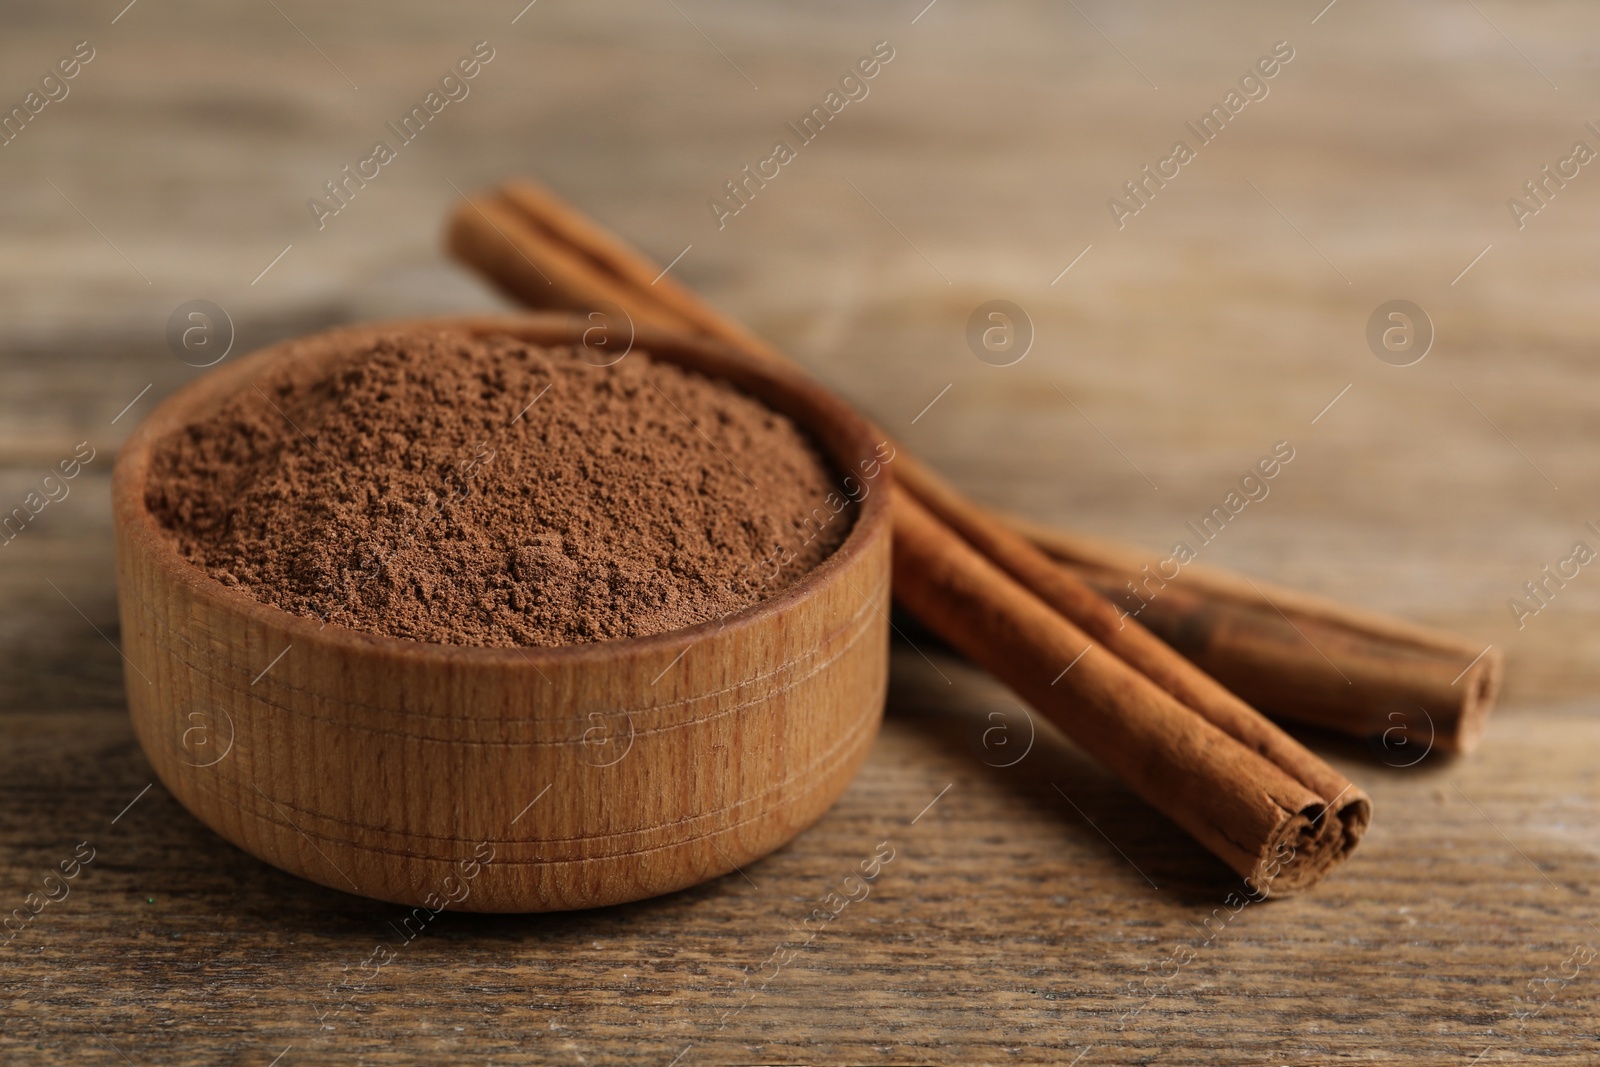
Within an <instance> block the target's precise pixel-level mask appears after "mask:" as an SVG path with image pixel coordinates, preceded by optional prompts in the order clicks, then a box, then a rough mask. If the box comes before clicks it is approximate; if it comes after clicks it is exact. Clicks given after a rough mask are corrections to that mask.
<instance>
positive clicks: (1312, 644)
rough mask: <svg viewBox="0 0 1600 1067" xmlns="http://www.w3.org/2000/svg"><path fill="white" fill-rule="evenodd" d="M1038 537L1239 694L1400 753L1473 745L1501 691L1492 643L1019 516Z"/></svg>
mask: <svg viewBox="0 0 1600 1067" xmlns="http://www.w3.org/2000/svg"><path fill="white" fill-rule="evenodd" d="M1006 525H1007V526H1009V527H1010V528H1011V529H1012V530H1013V531H1014V532H1015V533H1017V534H1018V535H1020V536H1024V537H1026V538H1028V539H1029V540H1030V541H1032V542H1033V543H1034V544H1035V545H1037V546H1039V547H1040V548H1042V549H1044V550H1045V551H1046V552H1047V553H1049V554H1050V556H1051V557H1052V558H1053V559H1054V560H1056V562H1057V563H1058V565H1060V566H1062V567H1063V568H1065V569H1067V570H1069V571H1071V572H1072V573H1074V574H1075V575H1076V576H1077V577H1078V578H1079V579H1080V580H1082V581H1084V582H1086V583H1088V584H1089V585H1090V586H1091V587H1092V588H1094V589H1095V590H1096V591H1097V592H1099V593H1100V594H1102V595H1103V596H1105V597H1106V598H1107V599H1108V600H1109V601H1111V602H1112V603H1113V604H1116V605H1119V607H1120V609H1121V610H1122V611H1126V612H1128V613H1130V614H1131V615H1133V616H1134V617H1136V618H1137V619H1138V620H1139V621H1140V622H1142V623H1144V624H1145V626H1146V627H1148V628H1149V629H1150V630H1151V631H1152V632H1153V633H1155V634H1156V636H1158V637H1160V638H1161V639H1162V640H1163V641H1164V642H1166V643H1167V644H1169V645H1171V646H1172V647H1173V648H1175V649H1177V650H1178V651H1179V652H1181V653H1182V654H1183V655H1184V656H1185V657H1187V658H1188V659H1190V660H1191V661H1193V662H1194V663H1195V664H1196V665H1197V666H1199V667H1200V668H1202V669H1203V670H1204V671H1205V672H1206V673H1207V674H1209V675H1210V676H1211V677H1213V678H1215V679H1216V680H1217V681H1218V682H1220V683H1221V684H1222V685H1224V686H1226V687H1227V688H1228V689H1230V690H1232V691H1233V692H1234V693H1235V694H1237V695H1238V696H1239V697H1240V698H1242V699H1243V700H1245V701H1247V702H1248V703H1250V704H1251V705H1253V706H1255V707H1257V708H1260V709H1261V710H1262V711H1266V712H1268V713H1270V714H1273V715H1276V716H1278V717H1279V718H1285V719H1292V720H1294V721H1296V722H1303V723H1307V724H1309V725H1312V726H1318V727H1322V728H1325V729H1330V730H1337V731H1339V732H1341V733H1346V734H1351V735H1353V736H1356V737H1370V738H1377V739H1379V740H1380V741H1381V742H1382V743H1383V745H1384V748H1385V750H1386V758H1388V757H1390V756H1392V757H1393V758H1394V759H1403V760H1405V761H1407V762H1408V763H1409V762H1410V761H1412V760H1415V759H1420V758H1422V755H1423V754H1424V753H1425V752H1427V751H1428V750H1429V749H1434V750H1438V751H1440V752H1446V753H1465V752H1470V751H1471V750H1472V749H1473V747H1475V746H1476V745H1477V743H1478V740H1479V738H1480V737H1481V736H1482V733H1483V728H1484V726H1485V724H1486V723H1487V721H1488V716H1489V711H1490V709H1491V708H1492V707H1493V706H1494V702H1495V699H1496V697H1497V696H1498V695H1499V692H1500V684H1501V679H1502V678H1503V676H1504V671H1505V668H1504V661H1503V659H1502V656H1501V653H1500V650H1499V649H1497V648H1493V647H1486V646H1485V645H1482V644H1476V643H1469V642H1467V641H1463V640H1461V639H1459V638H1457V637H1455V636H1454V635H1451V634H1444V633H1440V632H1438V631H1436V630H1431V629H1428V628H1426V627H1423V626H1418V625H1416V624H1414V623H1409V622H1406V621H1404V620H1401V619H1393V618H1389V617H1387V616H1384V615H1379V614H1377V613H1375V612H1368V611H1363V610H1361V609H1359V608H1353V607H1350V606H1348V605H1344V604H1340V603H1338V602H1336V601H1332V600H1328V599H1325V598H1322V597H1318V596H1315V595H1313V594H1309V593H1305V592H1302V591H1300V590H1296V589H1290V588H1286V587H1283V586H1279V585H1275V584H1273V583H1270V582H1266V581H1262V580H1259V579H1247V578H1244V577H1242V576H1240V575H1236V574H1230V573H1229V572H1227V571H1224V570H1219V569H1217V568H1212V567H1206V566H1203V565H1200V564H1189V565H1187V566H1185V567H1183V568H1182V570H1181V572H1180V573H1179V575H1178V576H1177V577H1176V578H1172V579H1167V578H1165V577H1164V574H1165V573H1166V572H1164V571H1162V570H1161V569H1160V567H1159V559H1160V557H1159V555H1158V554H1155V553H1147V552H1141V551H1139V550H1137V549H1130V548H1126V547H1124V546H1122V545H1117V544H1114V543H1111V542H1107V541H1101V540H1098V539H1096V538H1091V537H1086V536H1083V535H1081V534H1072V533H1067V532H1065V531H1062V530H1056V529H1051V528H1049V527H1045V526H1041V525H1038V524H1036V523H1031V522H1027V521H1025V520H1023V519H1019V518H1008V519H1007V520H1006Z"/></svg>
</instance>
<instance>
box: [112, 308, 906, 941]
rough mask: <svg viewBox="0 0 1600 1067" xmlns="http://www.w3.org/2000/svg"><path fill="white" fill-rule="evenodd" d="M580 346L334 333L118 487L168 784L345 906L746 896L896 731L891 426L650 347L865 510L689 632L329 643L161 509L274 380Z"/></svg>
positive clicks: (149, 697) (791, 387)
mask: <svg viewBox="0 0 1600 1067" xmlns="http://www.w3.org/2000/svg"><path fill="white" fill-rule="evenodd" d="M584 325H585V324H584V323H582V322H578V321H575V320H574V318H573V317H571V316H566V315H514V316H501V317H470V318H469V317H459V318H456V317H453V318H435V319H425V320H412V321H408V322H394V323H382V324H377V325H370V326H358V327H351V328H345V329H336V330H330V331H327V332H324V333H319V334H315V335H313V336H310V337H303V338H299V339H297V340H293V341H288V342H285V343H283V344H280V345H276V346H274V347H272V348H268V349H266V350H264V351H261V352H257V353H255V354H253V355H250V356H248V357H245V358H243V359H241V360H239V361H238V362H236V363H233V364H231V365H228V366H224V367H222V368H220V369H219V370H217V371H214V372H212V373H210V374H208V375H206V376H205V377H204V378H201V379H200V380H198V381H196V382H194V383H193V384H191V385H189V386H188V387H187V388H185V389H183V390H181V391H180V392H179V393H178V394H176V395H175V396H173V397H172V398H170V399H169V400H167V401H166V402H165V403H163V404H162V405H161V406H160V407H159V408H157V409H156V411H155V412H154V413H153V414H151V416H150V417H149V418H148V419H146V420H145V421H144V423H143V424H142V425H141V426H140V427H139V428H138V429H137V431H135V433H134V434H133V436H132V438H131V439H130V440H129V441H128V443H127V445H126V446H124V448H123V449H122V452H121V455H120V456H119V457H118V459H117V464H116V474H115V478H114V481H113V498H114V513H115V519H116V536H117V590H118V598H119V601H120V608H121V616H122V637H123V651H124V653H125V655H126V658H127V662H128V666H127V669H126V672H125V673H126V678H127V688H128V705H129V709H130V711H131V713H132V716H133V724H134V728H135V730H136V731H137V733H138V736H139V741H140V744H142V745H143V746H144V751H145V754H146V755H147V756H148V757H149V759H150V762H151V764H152V765H153V766H154V767H155V770H156V773H157V774H158V775H160V777H161V781H162V782H163V783H164V784H165V785H166V787H167V788H168V789H169V790H171V792H172V794H173V795H174V796H176V797H177V798H178V800H179V801H181V802H182V803H183V805H184V806H185V807H187V808H188V809H189V810H190V811H191V812H193V813H194V814H195V815H196V816H198V817H199V818H200V819H201V821H203V822H205V823H206V825H208V826H210V827H211V828H212V829H213V830H215V831H216V832H217V833H219V834H221V835H222V836H223V837H225V838H227V839H228V840H229V841H231V842H233V843H234V844H236V845H238V846H239V847H240V848H242V849H244V850H245V851H247V852H249V853H251V854H252V855H255V856H258V857H260V858H261V859H263V860H266V861H267V862H268V863H271V864H274V865H276V866H278V867H281V868H283V869H284V870H287V871H291V872H293V873H294V874H298V875H300V876H301V877H304V878H309V879H311V880H312V881H314V882H320V883H321V884H323V885H326V886H331V887H333V888H335V889H341V890H348V891H350V892H354V893H359V894H361V895H363V896H367V897H375V898H377V899H380V900H388V901H394V902H396V903H400V904H407V905H413V906H418V907H419V908H421V909H429V910H432V911H437V910H438V909H439V908H442V907H445V906H450V907H454V908H460V909H464V910H468V911H549V910H558V909H564V908H587V907H594V906H598V905H604V904H616V903H620V902H622V901H628V900H637V899H640V898H642V897H648V896H653V895H655V894H658V893H666V892H670V891H672V890H675V889H681V888H684V887H685V886H691V885H694V884H696V883H698V882H703V881H705V880H707V879H709V878H714V877H716V876H718V875H722V874H726V873H728V872H730V871H732V870H733V869H734V868H735V867H742V866H744V865H745V864H748V863H750V862H752V861H754V860H756V859H758V858H760V857H762V856H764V855H766V854H767V853H769V852H771V851H772V850H774V849H776V848H778V847H779V846H781V845H783V844H784V843H785V842H787V841H788V840H789V839H790V838H792V837H794V836H795V835H796V834H797V833H799V832H800V831H801V830H803V829H805V828H806V827H807V826H808V825H810V824H811V823H812V822H813V821H815V820H816V819H817V818H819V817H820V816H821V815H822V813H823V812H825V811H826V810H827V809H828V808H829V806H831V805H832V804H833V802H834V801H835V800H836V799H838V797H839V795H840V793H842V792H843V791H844V789H845V786H846V785H848V784H849V782H850V779H851V777H852V776H853V775H854V774H855V772H856V770H857V768H859V767H860V765H861V763H862V761H863V760H864V759H865V758H866V754H867V749H868V747H869V746H870V745H871V743H872V741H873V739H874V737H875V736H876V734H877V729H878V725H879V723H880V721H881V718H882V714H883V702H884V692H885V687H886V684H887V676H888V614H887V608H888V599H889V540H890V536H889V535H890V528H889V521H888V520H889V509H888V503H889V491H888V484H887V469H886V468H880V467H879V466H878V463H877V461H876V459H875V458H874V449H875V446H876V445H877V442H876V441H875V440H874V438H873V436H872V432H871V429H870V427H869V426H868V425H867V424H866V423H865V422H864V421H863V420H862V419H861V418H860V417H859V416H857V415H856V414H855V413H854V412H852V411H851V410H850V408H849V407H847V406H846V405H844V404H843V403H841V402H840V401H839V400H837V399H835V398H833V397H832V396H830V395H829V394H828V393H827V392H825V391H824V390H823V389H821V388H820V387H819V386H817V385H815V384H814V383H812V382H811V381H809V380H807V379H806V378H804V377H803V376H801V375H798V374H796V373H793V372H790V371H787V370H784V369H781V368H775V367H767V366H756V365H753V364H752V363H751V361H750V360H748V359H747V358H745V357H742V356H740V355H737V354H735V353H734V352H733V351H731V350H730V349H726V348H723V347H721V346H719V345H716V344H713V343H709V342H704V341H700V340H695V339H690V338H687V337H682V336H675V335H671V334H666V333H658V332H649V331H646V330H644V329H640V330H639V331H638V336H637V340H636V342H635V344H636V347H638V348H640V349H643V350H644V351H647V352H649V353H650V354H651V355H652V356H653V357H654V358H657V359H663V360H668V361H671V362H673V363H677V364H680V365H682V366H685V367H691V368H694V369H696V370H699V371H702V372H704V373H706V374H709V375H712V376H715V377H719V378H724V379H727V380H729V381H731V382H733V383H734V384H735V385H737V386H738V387H739V388H741V389H743V390H744V391H746V392H747V393H749V394H751V395H753V396H756V397H758V398H760V399H761V400H763V401H764V402H766V403H767V404H768V405H770V406H771V407H773V408H775V409H776V410H778V411H781V412H784V413H785V414H787V415H788V416H790V417H791V418H792V419H794V420H795V422H796V423H797V424H799V425H800V426H802V427H804V428H805V429H807V430H808V431H810V433H811V434H812V435H813V437H814V439H815V440H816V441H817V443H818V445H819V446H820V447H821V449H822V451H823V452H824V454H825V455H826V456H827V457H828V458H829V459H830V460H831V461H832V463H833V464H834V466H835V467H836V477H838V478H841V479H842V478H843V477H844V476H846V475H850V476H852V477H853V479H854V480H853V481H852V482H851V483H849V484H851V485H855V486H857V487H858V489H857V492H859V491H860V488H861V487H864V488H865V489H866V495H865V496H864V497H863V498H861V500H860V502H859V503H858V504H855V505H852V506H850V507H849V508H847V509H846V511H845V512H844V513H843V514H841V516H840V518H841V519H843V518H844V517H845V515H848V514H849V513H850V512H854V516H855V518H854V524H853V526H852V528H851V530H850V532H849V534H848V536H847V537H846V539H845V541H844V543H843V545H842V546H841V547H840V548H839V549H838V550H837V551H836V552H835V553H834V554H833V555H832V556H831V557H829V558H828V559H827V560H825V561H824V562H823V563H822V564H821V565H820V566H818V567H817V568H816V569H815V570H814V571H812V572H811V573H809V574H807V575H806V576H804V577H803V578H801V579H800V580H799V581H798V582H796V583H795V584H794V585H793V586H791V587H790V588H789V589H787V590H786V591H784V592H783V593H781V594H779V595H777V596H775V597H773V598H771V599H769V600H766V601H763V602H761V603H759V604H756V605H754V606H752V607H749V608H746V609H744V610H742V611H740V612H737V613H736V614H733V615H730V616H728V617H727V618H726V619H723V620H720V621H717V622H710V623H705V624H703V625H699V626H694V627H690V628H689V629H685V630H677V631H673V632H671V633H664V634H658V635H654V636H650V637H642V638H631V639H627V640H619V641H605V642H598V643H594V644H586V645H571V646H565V647H560V648H475V647H466V646H457V645H443V644H431V643H427V642H421V641H411V640H403V639H399V638H392V637H385V636H380V635H377V634H372V633H364V632H359V631H356V630H351V629H347V628H344V627H340V626H335V625H331V624H321V623H319V622H318V621H317V620H314V619H308V618H302V617H299V616H296V615H291V614H289V613H287V612H285V611H282V610H280V609H278V608H276V607H271V606H269V605H266V604H263V603H260V602H258V601H256V600H254V599H252V598H251V597H249V596H247V595H245V594H244V593H242V592H239V591H236V590H233V589H230V588H228V587H226V586H224V585H222V584H221V583H220V582H217V581H215V580H214V579H212V578H211V577H210V576H209V575H207V574H206V573H205V572H203V571H202V570H200V569H199V568H197V567H195V566H194V565H193V564H191V563H190V562H189V561H188V560H187V559H185V558H183V557H182V556H180V555H179V554H178V552H177V549H176V548H175V546H174V545H173V544H172V543H171V541H169V539H168V537H167V536H166V535H165V534H164V533H163V532H162V530H161V529H160V528H159V527H158V525H157V523H156V521H155V520H154V518H152V516H151V515H150V513H149V512H148V511H147V510H146V508H145V503H144V499H145V478H146V475H147V472H148V470H149V465H150V458H151V451H152V447H153V446H154V445H155V444H156V442H157V441H158V440H159V439H161V438H162V437H164V436H165V435H167V434H169V433H172V432H173V431H175V430H177V429H179V428H180V427H182V426H184V425H186V424H188V423H191V422H193V421H195V420H196V419H197V418H199V417H202V416H203V415H205V414H206V413H209V412H210V411H212V410H214V409H215V408H216V406H217V405H219V404H220V403H221V402H223V401H224V400H226V399H227V398H230V397H232V396H234V395H236V394H238V393H240V392H241V391H243V390H246V389H249V388H250V385H251V383H252V382H254V381H256V380H257V379H258V378H260V377H261V376H262V375H263V374H264V373H265V372H266V371H267V370H268V369H269V368H273V367H277V366H280V365H289V364H293V363H298V362H311V363H315V362H317V361H321V360H325V359H326V358H328V357H329V356H331V355H333V354H335V353H339V352H342V351H347V350H349V349H351V348H352V347H354V346H358V345H363V344H365V343H367V342H368V341H369V340H370V339H371V338H373V337H374V336H375V335H377V334H379V333H383V332H387V331H392V330H395V329H403V328H407V327H419V326H422V327H448V328H455V329H461V330H466V331H468V332H471V333H477V334H486V333H508V334H512V335H514V336H517V337H519V338H522V339H524V340H527V341H530V342H534V343H539V344H569V345H570V344H577V343H579V341H580V336H581V333H582V330H583V327H584ZM864 472H865V474H871V475H875V477H865V476H864ZM426 914H427V912H426V911H419V915H422V916H425V915H426Z"/></svg>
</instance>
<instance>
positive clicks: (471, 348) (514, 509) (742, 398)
mask: <svg viewBox="0 0 1600 1067" xmlns="http://www.w3.org/2000/svg"><path fill="white" fill-rule="evenodd" d="M832 480H833V479H832V477H831V475H830V471H829V468H828V466H827V465H826V463H825V462H824V460H823V458H822V457H821V455H820V454H819V452H818V451H817V449H816V448H815V446H814V445H813V444H812V443H811V442H810V441H809V439H808V438H807V437H806V436H805V434H804V433H803V432H802V431H801V430H800V429H799V428H797V427H796V426H795V425H794V423H792V422H791V421H790V420H789V419H788V418H786V417H785V416H783V415H781V414H779V413H777V412H775V411H773V410H771V409H769V408H767V407H766V406H765V405H763V404H762V403H760V402H759V401H757V400H755V399H753V398H751V397H749V396H747V395H745V394H743V393H741V392H738V391H737V390H736V389H734V388H733V387H732V386H730V385H729V384H727V383H725V382H721V381H716V380H712V379H709V378H706V377H704V376H702V375H700V374H697V373H694V372H692V371H686V370H684V369H682V368H679V367H677V366H675V365H673V364H670V363H666V362H658V361H655V360H652V359H650V358H649V356H648V355H647V354H645V353H642V352H639V351H634V352H632V353H630V354H629V355H628V356H627V357H626V358H624V359H623V360H622V361H621V362H620V363H617V364H616V365H614V366H609V367H597V366H591V365H590V364H588V363H586V362H585V361H584V360H583V359H582V358H580V355H579V354H578V353H577V352H574V351H573V350H571V349H565V348H541V347H538V346H534V345H529V344H526V343H524V342H521V341H518V340H516V339H514V338H511V337H494V338H488V339H478V338H473V337H469V336H467V335H465V334H451V333H444V332H427V333H407V334H396V335H393V336H389V337H385V338H383V339H381V340H379V341H377V342H376V343H373V344H371V345H370V346H368V347H366V348H365V349H363V350H359V351H353V352H351V353H349V354H348V355H346V356H343V357H341V358H339V359H337V360H335V361H332V362H331V363H326V364H323V365H321V366H319V367H317V368H315V370H314V371H303V372H300V373H298V374H297V373H292V372H280V373H279V375H278V376H276V377H272V376H268V377H266V378H264V379H263V380H261V381H258V382H257V383H256V385H255V386H254V387H253V388H252V389H250V390H248V391H246V392H244V393H242V394H241V395H239V396H237V397H235V398H233V399H232V400H230V401H229V402H227V403H226V404H224V405H223V406H222V407H221V408H220V409H219V410H218V411H217V413H216V414H214V415H212V416H210V417H208V418H206V419H204V420H203V421H200V422H197V423H195V424H193V425H191V426H188V427H186V428H185V429H184V430H182V431H179V432H177V433H175V434H173V435H171V436H170V437H168V438H167V439H165V440H164V441H162V442H160V444H159V445H158V447H157V448H156V450H155V454H154V456H153V460H152V464H151V468H150V474H149V479H148V483H147V489H146V504H147V506H148V507H149V508H150V510H151V513H152V514H153V515H154V516H155V517H156V518H157V520H158V521H159V522H160V524H161V525H162V526H163V527H164V528H165V529H166V530H167V531H169V533H170V534H171V536H172V537H173V539H174V541H175V543H176V545H177V547H178V549H179V550H180V551H181V552H182V553H183V555H185V556H186V557H188V558H189V559H190V560H191V561H192V562H193V563H194V564H195V565H196V566H198V567H201V568H202V569H204V570H205V571H207V572H208V573H209V574H210V575H211V576H212V577H213V578H215V579H217V580H218V581H221V582H223V583H225V584H227V585H230V586H233V587H236V588H238V589H240V590H242V591H244V592H246V593H248V594H249V595H251V596H253V597H255V598H256V599H258V600H261V601H264V602H266V603H269V604H275V605H277V606H278V607H281V608H283V609H284V610H286V611H290V612H294V613H295V614H298V615H303V616H309V617H313V618H317V619H322V620H325V621H327V622H331V623H338V624H341V625H344V626H348V627H352V628H355V629H361V630H368V631H375V632H378V633H383V634H388V635H391V636H394V637H405V638H414V639H418V640H424V641H437V642H446V643H453V644H463V645H561V644H572V643H578V642H586V641H599V640H606V639H610V638H621V637H637V636H643V635H646V634H654V633H660V632H663V631H667V630H674V629H679V628H682V627H686V626H692V625H694V624H696V623H701V622H706V621H708V620H712V619H715V618H718V617H720V616H723V615H725V614H727V613H729V612H731V611H736V610H738V609H740V608H742V607H745V606H748V605H750V604H753V603H755V602H757V601H758V600H761V599H763V598H765V597H768V596H771V595H773V594H775V593H777V592H780V591H782V590H783V589H786V588H788V587H789V586H790V585H792V584H793V583H794V582H795V581H796V580H797V579H798V578H800V577H801V576H802V575H804V574H805V573H806V572H807V571H809V570H810V569H811V568H813V567H814V566H816V565H817V564H818V563H819V562H821V561H822V560H823V559H824V558H826V557H827V556H828V554H829V553H831V552H832V551H833V550H834V549H835V548H837V547H838V545H839V543H840V542H841V541H842V540H843V539H844V536H845V534H846V533H847V532H848V529H849V524H850V521H851V517H852V515H851V511H852V509H848V508H846V509H843V510H840V511H838V512H837V513H836V511H835V508H834V507H832V506H830V505H829V504H827V503H825V502H826V501H829V500H830V499H831V500H833V501H837V500H838V499H839V496H838V494H837V493H836V492H835V490H834V487H833V485H832V484H831V483H832Z"/></svg>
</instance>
